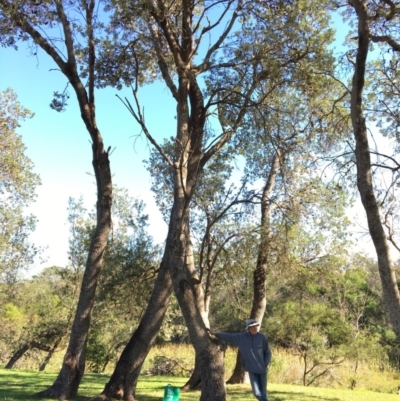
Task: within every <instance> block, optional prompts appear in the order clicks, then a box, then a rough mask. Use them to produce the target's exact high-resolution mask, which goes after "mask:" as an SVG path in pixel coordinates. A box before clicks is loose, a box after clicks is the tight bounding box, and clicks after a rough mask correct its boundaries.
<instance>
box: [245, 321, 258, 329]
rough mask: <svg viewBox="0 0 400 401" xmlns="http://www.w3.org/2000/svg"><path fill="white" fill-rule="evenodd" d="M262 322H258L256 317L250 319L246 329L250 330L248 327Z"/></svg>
mask: <svg viewBox="0 0 400 401" xmlns="http://www.w3.org/2000/svg"><path fill="white" fill-rule="evenodd" d="M259 325H260V324H259V323H258V322H257V320H255V319H248V320H246V328H245V330H248V328H249V327H252V326H259Z"/></svg>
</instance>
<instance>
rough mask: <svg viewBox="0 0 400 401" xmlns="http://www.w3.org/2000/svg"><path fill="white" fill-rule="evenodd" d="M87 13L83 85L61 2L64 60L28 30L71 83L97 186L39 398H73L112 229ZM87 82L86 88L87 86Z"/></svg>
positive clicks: (89, 9) (90, 8)
mask: <svg viewBox="0 0 400 401" xmlns="http://www.w3.org/2000/svg"><path fill="white" fill-rule="evenodd" d="M82 7H84V10H82V12H84V13H85V14H86V21H87V25H86V29H87V36H88V71H89V72H88V83H87V85H86V86H85V85H84V84H83V83H82V81H81V80H80V78H79V73H78V68H77V62H76V59H75V49H74V39H73V32H72V27H71V23H70V21H69V20H68V18H67V16H66V14H65V10H64V8H63V4H62V3H61V2H59V3H58V2H57V12H58V17H59V19H60V22H61V23H62V26H63V30H64V35H65V39H64V40H65V46H66V48H67V50H68V60H67V62H64V61H63V60H62V58H60V57H59V55H58V54H57V53H56V51H55V49H54V48H53V47H51V46H49V44H48V43H47V42H46V41H45V40H44V39H43V38H41V37H38V35H37V33H34V34H32V35H33V37H34V39H35V40H36V41H39V45H41V46H42V47H43V49H44V50H45V51H46V52H47V53H48V54H49V55H50V56H51V57H52V58H53V59H54V60H55V61H56V63H57V65H58V66H59V67H60V69H61V71H62V72H63V73H64V75H65V76H66V77H67V78H68V80H69V82H70V84H71V86H72V87H73V89H74V91H75V93H76V96H77V99H78V104H79V109H80V112H81V118H82V120H83V122H84V123H85V126H86V129H87V131H88V132H89V134H90V137H91V140H92V165H93V170H94V175H95V178H96V186H97V202H96V228H95V231H94V234H93V236H92V240H91V244H90V248H89V252H88V257H87V261H86V267H85V272H84V274H83V279H82V284H81V291H80V294H79V300H78V304H77V309H76V313H75V318H74V321H73V324H72V329H71V335H70V339H69V344H68V348H67V352H66V354H65V356H64V359H63V363H62V367H61V371H60V372H59V374H58V377H57V378H56V380H55V382H54V383H53V384H52V385H51V386H50V387H49V388H47V389H46V390H44V391H41V392H39V393H38V394H37V395H38V396H41V397H50V398H60V399H71V398H75V397H76V396H77V393H78V388H79V385H80V382H81V380H82V376H83V373H84V371H85V358H86V345H87V338H88V333H89V327H90V321H91V316H92V310H93V305H94V298H95V293H96V288H97V284H98V281H99V274H100V270H101V267H102V263H103V255H104V251H105V248H106V246H107V242H108V237H109V234H110V231H111V204H112V178H111V170H110V162H109V158H108V156H109V155H108V151H106V150H105V148H104V143H103V138H102V136H101V134H100V131H99V129H98V128H97V122H96V113H95V96H94V87H95V85H94V81H95V74H94V72H95V69H94V64H95V40H94V33H93V25H92V22H93V14H94V8H95V0H90V1H88V2H83V3H82ZM86 87H87V90H86Z"/></svg>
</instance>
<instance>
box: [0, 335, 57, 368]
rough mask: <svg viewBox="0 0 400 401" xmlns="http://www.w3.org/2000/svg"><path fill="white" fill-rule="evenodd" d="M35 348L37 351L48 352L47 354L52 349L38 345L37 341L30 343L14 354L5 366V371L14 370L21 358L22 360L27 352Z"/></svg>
mask: <svg viewBox="0 0 400 401" xmlns="http://www.w3.org/2000/svg"><path fill="white" fill-rule="evenodd" d="M33 348H37V349H40V350H42V351H47V352H50V351H51V348H50V347H48V346H47V345H42V344H40V343H38V342H37V341H35V340H32V341H30V342H29V343H27V344H24V345H23V346H22V347H21V348H19V349H18V350H17V351H16V352H15V353H14V355H13V356H12V357H11V358H10V360H9V361H8V363H7V365H6V366H5V369H12V368H13V367H14V365H15V364H16V362H17V361H18V360H19V359H20V358H22V357H23V356H24V354H25V353H26V352H27V351H29V350H30V349H33Z"/></svg>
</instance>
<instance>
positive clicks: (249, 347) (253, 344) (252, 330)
mask: <svg viewBox="0 0 400 401" xmlns="http://www.w3.org/2000/svg"><path fill="white" fill-rule="evenodd" d="M259 326H260V325H259V323H258V322H257V321H256V320H254V319H248V320H247V321H246V328H245V332H244V333H221V332H215V331H214V330H212V329H209V330H208V332H209V333H210V334H212V335H214V336H215V337H217V338H220V339H221V340H224V341H226V342H227V343H229V344H232V345H235V346H237V347H239V350H240V355H241V358H242V366H243V369H244V370H245V371H246V372H248V373H249V378H250V383H251V388H252V390H253V394H254V395H255V397H256V398H257V399H258V400H259V401H268V398H267V372H268V365H269V363H270V362H271V350H270V348H269V345H268V340H267V337H265V336H264V334H262V333H260V332H259V331H258V328H259Z"/></svg>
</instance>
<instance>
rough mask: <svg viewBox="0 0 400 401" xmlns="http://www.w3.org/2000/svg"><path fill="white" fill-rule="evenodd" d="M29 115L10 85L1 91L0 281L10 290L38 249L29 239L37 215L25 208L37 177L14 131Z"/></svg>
mask: <svg viewBox="0 0 400 401" xmlns="http://www.w3.org/2000/svg"><path fill="white" fill-rule="evenodd" d="M32 116H33V114H32V113H31V112H30V111H29V110H27V109H24V108H23V107H22V106H21V105H20V103H19V102H18V100H17V95H16V94H15V93H14V92H13V91H12V90H11V89H7V90H5V91H1V92H0V282H1V283H2V284H7V285H6V286H4V287H2V288H3V290H4V292H12V291H13V285H12V284H14V283H15V282H16V281H17V279H18V278H19V273H20V272H21V270H28V269H29V266H30V265H31V264H32V262H33V259H34V257H35V255H37V253H38V249H37V248H36V247H35V246H34V245H32V244H31V243H30V242H29V234H30V233H31V232H32V231H33V230H34V229H35V224H36V218H35V217H34V216H33V215H31V214H27V213H26V208H27V207H28V206H29V205H30V204H31V203H33V202H34V200H35V196H36V195H35V189H36V186H37V185H39V184H40V180H39V176H38V175H37V174H35V173H34V172H33V167H34V166H33V163H32V161H31V160H30V159H29V158H28V157H27V156H26V154H25V145H24V144H23V142H22V138H21V136H20V135H19V134H18V133H17V130H18V127H19V124H20V122H21V121H23V120H25V119H27V118H31V117H32ZM3 290H2V291H1V292H3Z"/></svg>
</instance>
